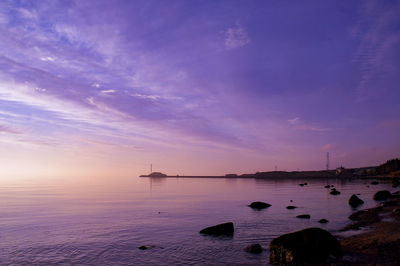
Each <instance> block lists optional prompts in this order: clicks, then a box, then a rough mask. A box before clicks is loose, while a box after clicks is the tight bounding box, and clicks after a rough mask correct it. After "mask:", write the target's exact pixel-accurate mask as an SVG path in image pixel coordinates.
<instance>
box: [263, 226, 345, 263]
mask: <svg viewBox="0 0 400 266" xmlns="http://www.w3.org/2000/svg"><path fill="white" fill-rule="evenodd" d="M269 250H270V257H269V262H270V263H271V264H301V263H325V262H326V261H327V259H328V257H329V256H330V255H333V256H334V257H336V258H341V257H342V247H341V246H340V243H339V242H338V241H337V240H336V238H335V237H334V236H332V235H331V234H330V233H329V232H328V231H325V230H323V229H321V228H308V229H304V230H301V231H297V232H294V233H289V234H285V235H282V236H280V237H278V238H275V239H273V240H272V241H271V243H270V244H269Z"/></svg>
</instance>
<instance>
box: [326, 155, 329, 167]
mask: <svg viewBox="0 0 400 266" xmlns="http://www.w3.org/2000/svg"><path fill="white" fill-rule="evenodd" d="M328 170H329V151H328V152H327V153H326V171H328Z"/></svg>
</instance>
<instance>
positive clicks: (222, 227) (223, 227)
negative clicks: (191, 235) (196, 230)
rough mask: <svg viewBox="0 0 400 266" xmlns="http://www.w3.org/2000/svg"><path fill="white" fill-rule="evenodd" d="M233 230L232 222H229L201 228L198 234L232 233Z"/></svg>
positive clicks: (216, 234)
mask: <svg viewBox="0 0 400 266" xmlns="http://www.w3.org/2000/svg"><path fill="white" fill-rule="evenodd" d="M233 231H234V229H233V223H232V222H229V223H224V224H218V225H214V226H210V227H207V228H204V229H203V230H201V231H200V234H205V235H215V236H218V235H232V234H233Z"/></svg>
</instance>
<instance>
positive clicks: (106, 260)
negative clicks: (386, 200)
mask: <svg viewBox="0 0 400 266" xmlns="http://www.w3.org/2000/svg"><path fill="white" fill-rule="evenodd" d="M301 182H308V184H309V185H308V186H304V187H300V186H299V185H298V184H299V181H296V180H289V181H288V180H287V181H279V182H278V181H266V180H253V179H233V180H229V179H176V178H169V179H154V178H153V179H151V178H136V177H132V178H118V179H117V178H110V179H109V181H107V182H105V181H101V182H96V181H95V180H91V181H87V180H86V181H85V182H83V181H82V182H76V181H74V182H70V183H67V182H51V181H48V182H41V183H33V182H31V183H22V182H20V183H19V184H15V183H10V182H9V183H7V184H2V186H1V188H0V264H1V265H7V264H16V265H21V264H22V265H23V264H29V265H31V264H38V265H48V264H55V263H59V264H84V265H121V264H122V265H192V264H194V265H227V264H228V265H244V264H246V265H267V264H268V258H269V253H268V251H265V252H263V253H262V254H259V255H253V254H249V253H246V252H244V251H243V248H244V247H245V246H246V245H248V244H251V243H260V244H261V245H262V246H264V247H265V248H267V246H268V244H269V242H270V241H271V240H272V239H273V238H274V237H276V236H279V235H281V234H283V233H287V232H291V231H295V230H299V229H303V228H307V227H313V226H318V227H321V228H324V229H327V230H329V231H331V232H333V233H335V232H336V231H337V230H338V229H339V228H341V227H343V226H344V225H345V224H346V223H348V222H349V221H348V219H347V217H348V216H349V214H350V213H351V212H352V210H351V208H350V207H349V205H348V204H347V200H348V198H349V197H350V196H351V195H352V194H353V193H361V195H360V198H362V199H363V200H364V201H366V203H365V204H364V205H363V206H362V207H361V208H368V207H372V206H375V205H376V204H377V203H376V202H374V201H372V200H371V198H372V195H373V193H374V192H376V191H377V190H379V189H389V190H392V189H391V187H390V185H389V184H379V185H377V186H373V185H371V186H370V187H367V186H366V184H365V183H366V182H367V181H354V182H345V183H343V182H342V183H341V182H339V181H336V180H330V181H329V182H327V181H326V180H324V181H322V180H321V181H320V180H301ZM327 183H330V184H334V185H335V186H336V188H337V189H338V190H340V191H341V192H342V194H341V195H339V196H332V195H329V190H328V189H325V188H324V185H326V184H327ZM290 200H293V202H290ZM252 201H265V202H268V203H270V204H272V206H271V207H270V208H268V209H266V210H262V211H254V210H252V209H250V208H249V207H247V205H248V204H249V203H251V202H252ZM287 205H296V206H299V207H300V208H297V209H295V210H287V209H286V208H285V206H287ZM305 213H308V214H310V215H311V219H310V220H302V219H298V218H295V216H296V215H299V214H305ZM321 218H326V219H328V220H329V221H330V222H329V223H328V224H325V225H321V224H319V223H318V222H317V221H318V220H319V219H321ZM228 221H232V222H233V223H234V225H235V234H234V236H233V237H232V238H229V237H225V238H214V237H208V236H203V235H200V234H199V233H198V232H199V230H201V229H202V228H204V227H207V226H211V225H215V224H218V223H223V222H228ZM142 245H146V246H150V247H151V248H150V249H148V250H139V249H138V247H139V246H142Z"/></svg>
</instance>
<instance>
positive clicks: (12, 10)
mask: <svg viewBox="0 0 400 266" xmlns="http://www.w3.org/2000/svg"><path fill="white" fill-rule="evenodd" d="M399 25H400V5H399V3H398V2H397V3H396V2H395V1H394V2H389V1H352V2H347V1H344V2H339V1H329V2H327V1H314V2H307V1H299V2H295V3H291V5H288V3H287V2H285V1H275V2H273V1H263V2H261V1H229V2H228V1H21V2H20V1H2V2H1V3H0V36H1V37H0V53H1V55H0V148H1V151H2V152H1V161H2V164H1V166H0V177H1V178H10V177H17V176H109V175H131V176H138V175H139V174H146V173H148V172H149V166H150V163H152V164H153V167H154V170H157V171H162V172H165V173H168V174H173V175H176V174H179V175H190V174H192V175H194V174H199V175H223V174H226V173H238V174H240V173H254V172H256V171H271V170H274V169H275V166H277V168H278V169H279V170H288V171H292V170H297V169H301V170H311V169H316V170H317V169H324V167H325V156H326V152H330V156H331V157H330V158H331V167H332V168H335V167H338V166H340V165H344V166H345V167H360V166H370V165H378V164H380V163H382V162H385V161H386V160H387V159H390V158H394V157H399V150H400V116H399V114H400V104H399V97H400V89H399V84H400V72H399V69H400V49H399V47H400V33H399V29H400V28H399Z"/></svg>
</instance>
